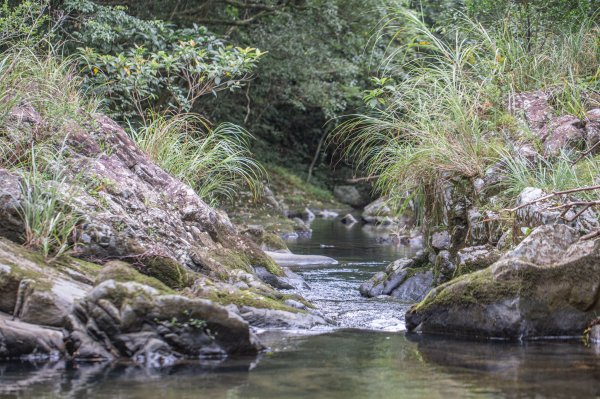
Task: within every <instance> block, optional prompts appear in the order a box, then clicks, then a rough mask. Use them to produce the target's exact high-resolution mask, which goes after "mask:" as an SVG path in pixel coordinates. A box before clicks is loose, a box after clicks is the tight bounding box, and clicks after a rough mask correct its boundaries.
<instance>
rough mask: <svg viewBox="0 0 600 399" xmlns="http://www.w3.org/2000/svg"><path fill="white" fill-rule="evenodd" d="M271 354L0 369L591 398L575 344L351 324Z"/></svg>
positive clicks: (156, 383)
mask: <svg viewBox="0 0 600 399" xmlns="http://www.w3.org/2000/svg"><path fill="white" fill-rule="evenodd" d="M266 341H267V342H270V343H272V344H273V352H272V353H271V354H269V355H265V356H263V357H262V358H261V359H260V360H259V361H258V363H257V364H256V363H255V362H253V360H252V359H241V360H229V361H225V362H222V363H219V364H199V363H193V362H192V363H188V364H181V365H178V366H175V367H169V368H165V369H161V370H149V369H144V368H141V367H136V366H133V365H128V364H116V365H79V366H77V367H68V366H66V365H65V364H64V363H57V364H53V365H43V366H36V365H26V364H10V365H2V366H0V373H1V374H0V381H1V383H0V395H3V396H7V395H8V397H16V398H30V397H32V398H33V397H35V398H51V397H69V398H84V397H85V398H114V397H118V398H167V399H168V398H204V397H206V398H228V399H230V398H283V399H286V398H300V399H302V398H311V399H312V398H332V399H338V398H339V399H353V398H384V399H385V398H454V397H456V398H479V397H486V398H501V397H507V398H530V397H531V398H533V397H565V398H567V397H576V398H585V397H597V396H598V395H600V356H599V355H598V354H596V353H594V351H593V350H592V349H590V348H586V347H584V346H583V345H580V344H579V343H578V342H567V343H565V342H543V343H542V342H534V343H527V344H523V345H520V344H515V343H504V342H489V341H487V342H472V341H458V340H453V339H447V338H436V337H427V338H426V339H425V338H422V337H412V336H411V337H406V336H405V335H404V334H386V333H375V332H365V331H356V330H346V331H337V332H335V333H333V334H324V335H313V336H300V337H299V336H285V335H282V333H278V335H275V336H272V337H266Z"/></svg>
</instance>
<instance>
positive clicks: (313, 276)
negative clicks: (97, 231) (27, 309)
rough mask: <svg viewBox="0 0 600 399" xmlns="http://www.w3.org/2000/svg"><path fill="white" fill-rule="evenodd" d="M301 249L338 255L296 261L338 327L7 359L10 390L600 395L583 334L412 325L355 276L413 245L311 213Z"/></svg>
mask: <svg viewBox="0 0 600 399" xmlns="http://www.w3.org/2000/svg"><path fill="white" fill-rule="evenodd" d="M312 227H313V230H314V233H313V236H312V237H311V238H310V239H298V240H296V241H294V242H291V243H290V244H289V245H290V249H291V250H292V251H293V252H295V253H299V254H316V255H326V256H330V257H333V258H335V259H337V260H338V261H339V264H338V265H329V266H311V267H306V266H303V267H301V268H300V267H298V268H295V269H294V270H295V271H296V272H298V273H300V274H301V275H303V277H304V278H305V279H306V281H307V283H308V285H309V286H310V289H305V290H303V291H302V292H301V294H302V295H304V296H305V297H306V298H307V299H309V300H311V301H312V302H313V303H315V304H316V305H317V306H318V308H319V309H320V310H321V312H322V313H323V314H324V315H325V316H326V317H328V318H329V319H332V320H334V321H335V322H336V323H337V324H338V325H339V327H338V328H333V329H326V330H323V329H321V330H317V331H312V332H308V333H307V332H304V333H299V332H297V331H295V332H290V331H267V332H262V333H261V338H262V340H263V342H265V343H266V344H267V345H268V346H269V347H270V348H271V351H270V352H269V353H266V354H264V355H262V356H260V357H259V358H258V359H255V358H252V359H235V360H234V359H231V360H226V361H223V362H189V363H185V364H178V365H177V366H173V367H168V368H164V369H160V370H156V369H148V368H143V367H139V366H135V365H131V364H123V363H120V364H115V365H109V364H75V365H67V364H65V363H64V362H56V363H40V364H35V363H25V362H23V363H15V362H12V363H0V397H7V398H8V397H10V398H57V397H61V398H62V397H68V398H140V399H142V398H162V399H168V398H211V399H212V398H215V399H217V398H219V399H220V398H223V399H235V398H244V399H250V398H265V399H271V398H273V399H278V398H282V399H286V398H300V399H303V398H307V399H308V398H310V399H315V398H332V399H338V398H339V399H353V398H378V399H379V398H383V399H387V398H454V397H456V398H505V397H508V398H530V397H531V398H534V397H535V398H543V397H559V398H588V397H600V353H599V352H597V350H596V351H595V350H594V349H593V348H587V347H585V346H584V345H583V344H582V343H580V342H578V341H568V342H560V341H549V342H548V341H547V342H536V341H534V342H526V343H514V342H499V341H461V340H457V339H450V338H443V337H433V336H426V337H423V336H419V335H410V334H406V333H405V332H404V319H403V315H404V312H405V310H406V308H407V307H408V304H403V303H400V302H397V301H394V300H386V299H365V298H362V297H360V295H359V293H358V286H359V285H360V284H361V283H362V282H363V281H365V280H366V279H367V278H369V277H370V276H371V275H372V274H373V273H375V272H378V271H380V270H383V269H384V268H385V266H386V264H387V263H389V262H390V261H393V260H395V259H398V258H400V257H403V256H409V255H410V254H411V252H410V250H407V249H404V248H401V247H395V246H390V245H383V244H379V243H378V242H377V240H376V236H375V235H374V234H372V233H371V232H369V231H368V230H365V229H363V228H362V227H361V226H360V225H355V226H354V227H352V228H347V227H345V226H343V225H342V224H341V223H339V221H337V220H316V221H315V222H314V223H313V226H312Z"/></svg>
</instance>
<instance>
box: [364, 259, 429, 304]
mask: <svg viewBox="0 0 600 399" xmlns="http://www.w3.org/2000/svg"><path fill="white" fill-rule="evenodd" d="M421 262H422V259H420V258H413V259H406V258H403V259H398V260H396V261H394V262H392V263H390V264H389V265H388V266H387V267H386V270H385V272H379V273H377V274H375V275H374V276H373V277H371V278H370V279H369V280H367V281H366V282H364V283H363V284H361V286H360V288H359V291H360V294H361V295H362V296H365V297H368V298H372V297H378V296H380V295H389V296H392V297H394V298H397V299H400V300H402V301H406V302H417V301H420V300H421V299H423V298H424V297H425V295H427V292H429V290H430V289H431V288H432V286H433V273H432V272H431V270H429V269H426V268H423V267H422V266H421Z"/></svg>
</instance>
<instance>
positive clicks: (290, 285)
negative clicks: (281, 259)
mask: <svg viewBox="0 0 600 399" xmlns="http://www.w3.org/2000/svg"><path fill="white" fill-rule="evenodd" d="M254 271H255V273H256V275H257V277H258V278H259V279H261V280H262V281H264V282H265V283H267V284H269V285H270V286H272V287H274V288H277V289H285V290H289V289H302V288H309V287H308V284H306V281H304V279H303V278H302V276H300V275H299V274H296V273H294V272H292V271H291V270H290V269H288V268H284V269H283V271H284V273H285V276H284V277H280V276H276V275H274V274H272V273H270V272H269V271H268V270H267V269H266V268H264V267H256V268H254Z"/></svg>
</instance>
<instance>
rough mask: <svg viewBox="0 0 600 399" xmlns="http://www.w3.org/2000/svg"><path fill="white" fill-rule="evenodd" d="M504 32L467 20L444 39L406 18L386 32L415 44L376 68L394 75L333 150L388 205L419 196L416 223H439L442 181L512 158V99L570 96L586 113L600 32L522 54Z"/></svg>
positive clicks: (568, 36)
mask: <svg viewBox="0 0 600 399" xmlns="http://www.w3.org/2000/svg"><path fill="white" fill-rule="evenodd" d="M509 23H510V20H509V19H508V18H507V20H506V21H501V23H500V24H499V25H498V26H496V27H494V28H493V29H492V28H490V29H486V28H485V27H484V26H482V25H481V24H479V23H478V22H476V21H475V20H472V19H469V18H467V17H463V18H462V19H461V20H460V21H459V22H458V23H457V24H456V26H452V27H448V29H447V30H446V33H444V34H443V35H442V34H440V33H439V31H434V30H432V29H431V28H429V27H428V26H427V25H426V24H425V23H424V22H423V21H422V20H421V18H420V17H419V16H418V15H417V14H414V13H412V12H409V11H405V10H402V11H399V12H398V14H396V15H395V16H394V17H392V18H391V19H390V20H389V21H387V22H386V24H385V28H386V29H390V27H393V26H395V25H397V26H400V28H399V29H401V31H398V33H397V34H396V36H395V37H397V36H400V35H403V34H406V33H407V32H409V33H410V34H411V35H413V39H412V40H408V44H406V45H405V46H403V47H402V48H400V49H396V50H395V51H394V52H393V54H391V55H390V57H389V58H388V60H386V63H385V65H383V66H382V68H381V69H382V70H384V71H386V73H387V74H389V75H390V76H389V77H386V79H385V80H380V81H382V82H385V85H382V87H381V88H380V90H379V91H377V90H372V91H368V92H367V95H366V96H365V99H369V100H370V104H371V105H372V104H373V103H374V102H373V101H372V100H373V97H374V96H376V99H377V102H376V104H377V105H376V106H372V109H371V110H370V111H369V112H368V113H366V114H363V115H354V116H352V117H350V118H349V119H348V120H347V121H345V122H344V123H342V124H341V126H340V127H339V128H338V129H337V131H336V132H335V133H334V135H333V136H332V138H331V141H332V142H333V143H335V144H336V145H337V146H339V148H341V149H342V151H343V153H344V155H346V156H347V158H348V159H350V160H351V161H352V162H353V163H354V164H355V165H356V166H358V167H359V168H361V169H363V170H364V171H365V172H366V173H368V175H370V176H373V177H374V178H376V180H375V188H376V189H377V190H378V191H379V192H380V193H382V194H384V195H388V196H389V197H390V198H391V203H392V205H394V204H395V205H397V206H401V204H406V203H407V202H406V198H407V196H409V197H410V196H418V197H420V198H419V202H420V203H422V204H423V206H424V207H425V208H426V209H425V211H424V212H421V214H422V215H435V214H436V213H437V212H435V207H436V205H437V204H440V202H441V201H442V200H443V197H442V196H443V186H444V183H445V182H446V181H448V180H451V179H467V180H469V179H470V180H472V179H474V178H476V177H478V176H482V175H483V173H484V171H485V169H486V168H487V167H488V166H489V165H491V164H492V163H496V162H498V161H499V160H500V159H501V158H502V156H501V155H499V154H510V148H511V142H512V141H513V140H515V139H516V138H515V137H514V133H515V131H516V130H518V129H519V128H522V126H518V124H517V123H516V120H513V119H512V116H511V118H508V117H507V116H509V115H508V114H507V109H506V108H507V107H506V105H507V102H508V99H509V98H510V96H511V95H512V94H514V93H516V92H521V91H525V90H532V89H554V90H556V91H557V92H559V93H567V94H568V95H565V96H564V97H563V103H562V105H561V107H564V108H565V109H570V110H571V111H573V110H579V113H581V112H582V111H581V109H582V104H583V103H584V102H585V101H586V100H585V98H584V96H585V93H586V90H587V89H588V88H590V87H592V88H593V87H597V77H598V65H599V64H598V61H599V59H598V56H599V51H598V44H599V43H598V40H597V33H598V28H597V25H595V24H594V23H593V22H592V20H591V19H590V20H589V21H583V22H582V24H581V26H580V27H579V28H578V29H573V30H569V31H568V32H560V33H557V34H556V35H549V36H546V37H544V41H540V42H539V43H535V44H533V45H531V44H529V45H528V44H526V43H524V42H523V41H521V40H519V39H518V38H515V37H510V35H509V33H510V32H511V31H510V29H508V28H507V26H508V24H509ZM448 32H450V33H448ZM594 76H596V80H594ZM590 77H591V78H590ZM390 82H393V83H390ZM594 85H596V86H594ZM567 89H568V92H567ZM557 98H558V97H557ZM562 111H563V110H562V109H561V110H559V111H557V112H562ZM509 119H511V121H509ZM507 121H508V122H511V123H507ZM509 125H510V128H507V127H506V126H509ZM515 184H517V182H516V181H515ZM518 184H521V183H518ZM510 189H513V191H516V190H517V188H516V186H514V187H512V188H510ZM423 217H425V216H423Z"/></svg>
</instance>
